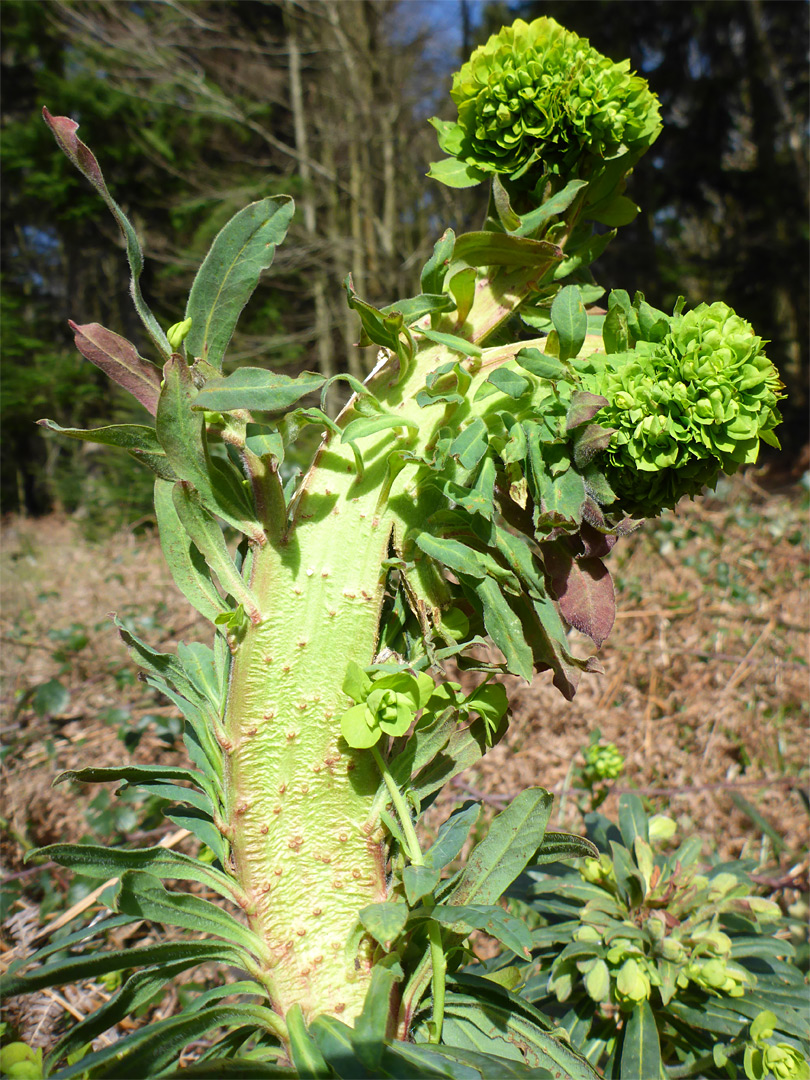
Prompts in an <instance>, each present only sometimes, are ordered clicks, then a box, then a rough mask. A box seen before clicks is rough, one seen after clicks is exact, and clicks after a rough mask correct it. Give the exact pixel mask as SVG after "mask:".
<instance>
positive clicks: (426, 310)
mask: <svg viewBox="0 0 810 1080" xmlns="http://www.w3.org/2000/svg"><path fill="white" fill-rule="evenodd" d="M452 307H453V301H452V300H451V298H450V297H449V296H448V295H447V293H420V294H419V296H409V297H407V298H406V299H404V300H397V302H396V303H395V304H388V305H387V306H386V307H384V308H380V314H381V315H383V316H388V317H392V316H401V317H402V321H403V324H404V325H405V326H413V324H414V323H416V322H418V321H419V320H420V319H422V318H424V316H425V315H435V314H438V313H439V312H440V311H449V310H450V309H451V308H452ZM420 333H421V331H420Z"/></svg>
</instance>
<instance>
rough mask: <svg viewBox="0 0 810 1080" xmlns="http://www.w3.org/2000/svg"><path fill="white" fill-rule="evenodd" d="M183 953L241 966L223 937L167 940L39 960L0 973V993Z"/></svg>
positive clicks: (141, 965)
mask: <svg viewBox="0 0 810 1080" xmlns="http://www.w3.org/2000/svg"><path fill="white" fill-rule="evenodd" d="M184 957H196V961H197V963H199V964H205V963H209V962H211V963H213V962H217V961H219V962H221V963H224V964H233V965H234V966H236V967H242V966H243V965H244V960H245V957H244V953H243V952H242V950H240V949H237V948H235V947H234V946H232V945H229V944H227V943H226V942H223V941H190V940H184V941H169V942H161V943H160V944H158V945H145V946H142V947H140V948H136V949H111V950H107V951H103V952H102V951H94V952H92V953H84V954H83V955H81V956H69V957H66V958H61V959H58V960H55V961H53V962H52V963H50V964H43V965H42V966H41V967H37V968H36V969H35V970H34V971H32V972H31V973H30V974H28V975H17V974H10V975H4V976H2V977H0V993H2V995H3V997H15V996H16V995H17V994H30V993H34V992H35V991H36V990H41V989H42V988H43V987H46V986H63V985H64V984H66V983H72V982H78V981H81V980H83V979H94V978H97V977H98V976H99V975H105V974H107V973H108V972H110V971H127V970H128V969H130V968H135V969H138V970H141V969H143V968H146V967H149V966H152V965H162V964H166V963H172V962H174V961H176V960H180V959H183V958H184Z"/></svg>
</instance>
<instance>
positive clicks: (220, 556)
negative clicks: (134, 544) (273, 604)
mask: <svg viewBox="0 0 810 1080" xmlns="http://www.w3.org/2000/svg"><path fill="white" fill-rule="evenodd" d="M172 500H173V502H174V508H175V511H176V512H177V517H178V519H179V521H180V523H181V525H182V526H183V528H184V529H185V531H186V533H187V534H188V536H189V538H190V539H191V541H192V543H193V544H194V546H195V547H196V548H197V550H198V551H199V552H200V554H201V555H202V556H203V558H204V559H205V561H206V563H207V564H208V566H209V567H210V569H211V570H212V571H213V573H214V574H216V576H217V578H218V579H219V583H220V585H221V586H222V588H223V589H224V590H225V592H226V593H230V595H231V596H232V597H233V598H234V600H235V601H236V603H237V604H241V605H242V607H243V608H244V609H245V613H246V614H247V615H248V617H249V618H250V620H251V621H252V622H253V623H258V622H259V621H260V619H261V612H260V611H259V601H258V600H257V598H256V597H255V596H254V594H253V593H252V592H251V590H250V589H249V588H248V586H247V584H246V583H245V580H244V578H243V577H242V575H241V574H240V573H239V571H238V570H237V569H236V566H235V565H234V561H233V559H232V558H231V553H230V552H229V551H228V545H227V544H226V543H225V537H224V536H223V534H222V529H221V528H220V526H219V522H218V521H216V520H215V518H213V517H212V516H211V514H210V513H209V512H208V511H207V510H206V509H205V507H204V506H203V505H202V503H201V502H200V497H199V495H198V494H197V492H196V491H195V490H194V489H193V488H192V487H191V485H190V484H189V483H187V482H185V481H182V480H180V481H178V482H177V483H176V484H175V486H174V490H173V491H172ZM223 606H224V605H223ZM226 610H228V609H227V607H226Z"/></svg>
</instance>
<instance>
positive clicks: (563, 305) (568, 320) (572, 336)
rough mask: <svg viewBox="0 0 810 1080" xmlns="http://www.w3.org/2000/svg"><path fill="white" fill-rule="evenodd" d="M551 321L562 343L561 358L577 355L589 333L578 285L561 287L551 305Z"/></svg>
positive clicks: (586, 316)
mask: <svg viewBox="0 0 810 1080" xmlns="http://www.w3.org/2000/svg"><path fill="white" fill-rule="evenodd" d="M551 321H552V322H553V323H554V329H555V330H556V331H557V337H558V339H559V343H560V360H570V359H571V358H572V357H574V356H576V355H577V353H578V352H579V350H580V349H581V348H582V345H583V343H584V341H585V335H586V334H587V333H588V315H587V312H586V311H585V305H584V304H583V303H582V299H581V298H580V295H579V289H578V288H577V286H576V285H566V286H565V288H564V289H560V291H559V292H558V293H557V295H556V297H555V298H554V303H553V304H552V305H551Z"/></svg>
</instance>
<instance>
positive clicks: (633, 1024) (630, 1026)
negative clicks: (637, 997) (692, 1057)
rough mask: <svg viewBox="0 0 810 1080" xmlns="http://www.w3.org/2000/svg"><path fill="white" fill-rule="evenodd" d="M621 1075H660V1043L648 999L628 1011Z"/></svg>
mask: <svg viewBox="0 0 810 1080" xmlns="http://www.w3.org/2000/svg"><path fill="white" fill-rule="evenodd" d="M621 1075H622V1076H626V1077H628V1080H629V1078H630V1077H636V1076H638V1077H640V1078H641V1077H643V1078H644V1080H658V1078H659V1077H660V1076H661V1075H662V1063H661V1044H660V1042H659V1041H658V1028H657V1027H656V1024H655V1017H654V1016H653V1011H652V1008H651V1007H650V1003H649V1001H642V1002H641V1003H640V1004H639V1005H636V1007H635V1009H633V1011H632V1012H631V1013H630V1019H629V1020H628V1021H627V1028H626V1030H625V1033H624V1040H623V1042H622V1064H621Z"/></svg>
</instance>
